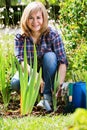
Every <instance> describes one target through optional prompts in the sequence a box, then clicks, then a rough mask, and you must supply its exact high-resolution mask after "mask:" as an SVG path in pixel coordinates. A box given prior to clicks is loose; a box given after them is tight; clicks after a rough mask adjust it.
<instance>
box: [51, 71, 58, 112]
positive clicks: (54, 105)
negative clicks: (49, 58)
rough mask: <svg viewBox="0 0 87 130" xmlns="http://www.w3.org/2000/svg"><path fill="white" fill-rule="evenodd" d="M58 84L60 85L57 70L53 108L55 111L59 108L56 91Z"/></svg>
mask: <svg viewBox="0 0 87 130" xmlns="http://www.w3.org/2000/svg"><path fill="white" fill-rule="evenodd" d="M58 86H59V74H58V72H56V74H55V79H54V90H53V95H52V96H53V109H54V111H56V109H57V97H56V93H57V90H58Z"/></svg>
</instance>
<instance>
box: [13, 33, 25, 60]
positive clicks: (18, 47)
mask: <svg viewBox="0 0 87 130" xmlns="http://www.w3.org/2000/svg"><path fill="white" fill-rule="evenodd" d="M14 44H15V47H14V53H15V56H16V58H17V59H18V61H19V62H21V61H23V60H24V37H22V35H20V34H17V35H16V37H15V42H14Z"/></svg>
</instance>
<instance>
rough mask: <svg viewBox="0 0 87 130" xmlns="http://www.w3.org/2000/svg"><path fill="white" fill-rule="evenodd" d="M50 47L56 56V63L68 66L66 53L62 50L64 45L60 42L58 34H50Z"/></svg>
mask: <svg viewBox="0 0 87 130" xmlns="http://www.w3.org/2000/svg"><path fill="white" fill-rule="evenodd" d="M51 38H52V45H53V49H54V52H55V54H56V56H57V59H58V62H59V63H62V64H66V65H68V62H67V58H66V53H65V49H64V43H63V41H62V38H61V35H60V34H58V32H52V37H51Z"/></svg>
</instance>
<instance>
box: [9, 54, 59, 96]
mask: <svg viewBox="0 0 87 130" xmlns="http://www.w3.org/2000/svg"><path fill="white" fill-rule="evenodd" d="M56 70H58V62H57V57H56V55H55V53H54V52H48V53H45V55H44V56H43V59H42V77H43V80H44V82H45V86H44V92H43V93H44V94H49V95H51V94H52V89H53V86H54V85H53V84H54V77H55V72H56ZM11 89H13V90H15V91H18V92H19V91H20V81H19V76H18V75H17V74H16V75H14V76H13V78H12V79H11Z"/></svg>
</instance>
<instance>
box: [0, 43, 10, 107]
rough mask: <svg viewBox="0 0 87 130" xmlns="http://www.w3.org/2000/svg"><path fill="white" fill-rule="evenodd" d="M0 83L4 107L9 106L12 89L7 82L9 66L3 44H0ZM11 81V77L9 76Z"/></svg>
mask: <svg viewBox="0 0 87 130" xmlns="http://www.w3.org/2000/svg"><path fill="white" fill-rule="evenodd" d="M0 50H1V51H0V85H1V94H2V99H3V102H4V107H5V108H7V106H8V103H9V100H10V89H9V85H8V84H9V83H8V84H6V82H7V68H6V62H7V60H6V58H5V57H3V48H2V45H0ZM8 82H9V77H8Z"/></svg>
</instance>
